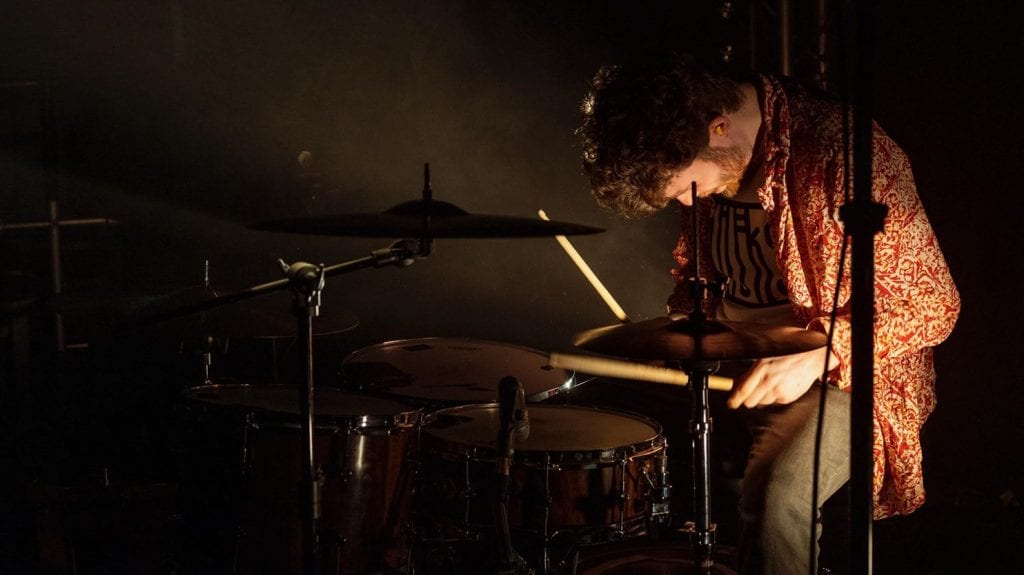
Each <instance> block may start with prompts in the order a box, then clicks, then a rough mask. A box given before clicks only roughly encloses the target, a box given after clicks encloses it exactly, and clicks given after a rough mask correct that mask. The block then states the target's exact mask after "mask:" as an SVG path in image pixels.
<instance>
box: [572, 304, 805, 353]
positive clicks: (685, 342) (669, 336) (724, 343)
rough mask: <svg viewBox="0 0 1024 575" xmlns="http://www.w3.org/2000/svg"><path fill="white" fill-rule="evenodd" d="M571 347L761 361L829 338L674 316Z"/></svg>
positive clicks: (615, 329) (595, 333)
mask: <svg viewBox="0 0 1024 575" xmlns="http://www.w3.org/2000/svg"><path fill="white" fill-rule="evenodd" d="M573 344H574V345H576V346H577V347H580V348H582V349H586V350H589V351H595V352H598V353H603V354H606V355H612V356H618V357H628V358H632V359H641V360H681V361H687V360H710V361H719V360H735V359H758V358H762V357H775V356H780V355H790V354H794V353H799V352H803V351H810V350H812V349H817V348H819V347H823V346H824V345H825V335H824V334H822V333H820V332H816V331H810V330H806V329H800V328H797V327H776V326H770V325H765V324H759V323H749V322H733V321H712V320H705V321H703V322H695V321H691V320H690V319H689V317H688V316H685V315H674V316H669V317H659V318H655V319H651V320H647V321H640V322H636V323H627V324H621V325H611V326H607V327H599V328H595V329H591V330H587V331H584V332H581V333H579V334H577V335H576V337H575V339H574V340H573Z"/></svg>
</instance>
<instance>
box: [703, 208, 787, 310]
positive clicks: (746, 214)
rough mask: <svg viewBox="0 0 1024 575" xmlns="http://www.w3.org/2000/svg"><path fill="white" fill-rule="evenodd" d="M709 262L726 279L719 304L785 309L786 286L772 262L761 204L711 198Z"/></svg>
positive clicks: (772, 254) (769, 232) (771, 249)
mask: <svg viewBox="0 0 1024 575" xmlns="http://www.w3.org/2000/svg"><path fill="white" fill-rule="evenodd" d="M714 201H715V208H714V211H713V213H712V216H711V223H710V225H711V238H712V240H711V249H710V250H709V251H710V252H711V261H712V262H714V264H715V270H716V271H717V273H718V274H719V275H722V276H726V277H728V278H729V283H728V284H726V286H725V292H724V294H723V297H724V298H725V302H723V303H729V302H732V303H735V304H738V305H742V306H747V307H767V306H774V305H783V304H785V305H788V304H789V298H788V297H786V284H785V282H783V281H782V277H781V274H780V273H779V266H778V264H777V262H776V261H775V255H774V249H773V247H772V244H773V240H772V236H771V227H770V226H769V225H768V217H767V214H766V213H765V211H764V209H763V208H762V207H761V204H759V203H757V202H753V203H749V204H748V203H744V202H738V201H734V200H727V199H720V198H719V197H717V196H716V197H715V198H714Z"/></svg>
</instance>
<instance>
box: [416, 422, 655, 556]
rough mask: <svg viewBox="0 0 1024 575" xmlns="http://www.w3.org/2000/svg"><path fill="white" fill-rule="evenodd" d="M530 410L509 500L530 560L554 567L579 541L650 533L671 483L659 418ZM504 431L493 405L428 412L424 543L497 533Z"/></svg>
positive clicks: (421, 503)
mask: <svg viewBox="0 0 1024 575" xmlns="http://www.w3.org/2000/svg"><path fill="white" fill-rule="evenodd" d="M527 412H528V417H529V435H528V437H526V438H522V437H520V438H519V439H516V440H515V454H514V457H513V462H512V469H511V471H510V482H511V487H510V492H509V502H508V507H507V510H508V520H509V526H510V527H511V528H512V531H513V536H514V538H515V539H516V541H515V543H516V549H517V550H521V551H523V554H524V557H525V559H526V560H527V562H528V563H530V564H532V566H534V567H535V568H537V569H541V570H543V571H547V570H548V569H549V568H550V567H551V563H552V561H554V562H555V563H559V562H561V560H562V559H564V552H567V551H569V550H571V549H573V548H575V546H577V545H579V544H586V543H593V542H600V541H614V540H617V539H621V538H625V537H632V536H636V535H639V534H641V533H643V532H645V530H646V529H647V527H648V521H649V520H650V519H651V512H652V506H653V502H654V499H655V491H656V490H657V488H658V487H660V486H661V485H662V482H663V480H664V478H662V477H661V476H660V475H659V473H660V470H661V469H663V467H662V464H663V461H662V458H664V457H665V440H664V438H663V437H662V435H661V430H660V428H659V427H658V425H657V424H656V423H654V422H652V421H650V420H647V419H644V418H641V417H639V416H636V415H632V414H626V413H620V412H614V411H610V410H603V409H596V408H589V407H572V406H550V405H531V406H529V407H528V408H527ZM498 428H499V419H498V405H497V404H493V403H492V404H483V405H465V406H458V407H452V408H447V409H442V410H440V411H437V412H434V413H432V414H430V415H429V416H427V418H426V420H425V422H424V425H423V427H422V429H421V436H420V441H421V453H422V461H421V474H422V476H421V479H420V494H419V497H418V498H417V505H416V507H417V510H418V515H419V517H418V522H419V523H420V524H421V529H422V533H424V534H425V535H426V537H427V540H431V541H434V542H443V541H449V542H465V541H478V540H482V539H486V538H487V537H489V536H491V534H493V533H494V522H493V518H492V504H493V502H494V501H495V500H496V497H497V493H496V492H495V491H496V489H495V487H496V485H497V480H496V470H495V469H496V450H495V446H496V443H497V433H498ZM434 551H436V549H435V550H434ZM457 553H458V552H457ZM449 555H451V553H449ZM428 563H430V562H429V561H428ZM456 567H458V566H456ZM448 570H449V571H459V569H452V568H451V566H449V569H448ZM427 571H431V572H441V570H439V569H433V570H432V569H429V568H428V569H427Z"/></svg>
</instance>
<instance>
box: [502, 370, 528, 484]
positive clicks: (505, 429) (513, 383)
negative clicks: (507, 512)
mask: <svg viewBox="0 0 1024 575" xmlns="http://www.w3.org/2000/svg"><path fill="white" fill-rule="evenodd" d="M521 397H523V388H522V386H521V385H519V380H517V379H516V378H514V377H511V376H509V377H503V378H502V379H501V381H500V382H499V383H498V475H499V476H500V477H503V478H506V481H507V478H508V474H509V470H510V468H511V466H512V452H513V451H514V448H513V446H512V443H513V433H514V432H515V429H516V419H517V418H516V412H517V411H520V412H522V411H523V408H520V409H516V404H518V403H519V401H520V399H519V398H521ZM523 403H525V400H523ZM520 405H522V404H520ZM502 495H503V496H504V493H503V494H502Z"/></svg>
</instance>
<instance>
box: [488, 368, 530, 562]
mask: <svg viewBox="0 0 1024 575" xmlns="http://www.w3.org/2000/svg"><path fill="white" fill-rule="evenodd" d="M498 422H499V425H498V436H497V440H496V445H497V462H496V465H495V471H496V479H497V484H498V488H497V490H496V492H495V501H494V503H493V505H494V526H495V531H496V536H497V542H498V564H497V568H496V569H495V573H496V574H497V575H518V574H520V573H525V574H528V575H529V574H532V573H533V570H532V569H530V568H529V567H527V566H526V561H524V560H523V558H522V557H520V556H519V554H518V553H516V551H515V549H513V548H512V532H511V531H510V530H509V524H508V500H509V490H510V489H511V487H512V481H511V478H510V477H509V473H510V471H511V468H512V455H513V453H515V442H516V436H517V435H522V436H523V438H524V439H526V438H528V437H529V435H530V418H529V416H528V415H527V414H526V399H525V398H524V397H523V387H522V386H521V385H520V384H519V381H518V380H517V379H516V378H514V377H505V378H503V379H502V380H501V382H499V384H498Z"/></svg>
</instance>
